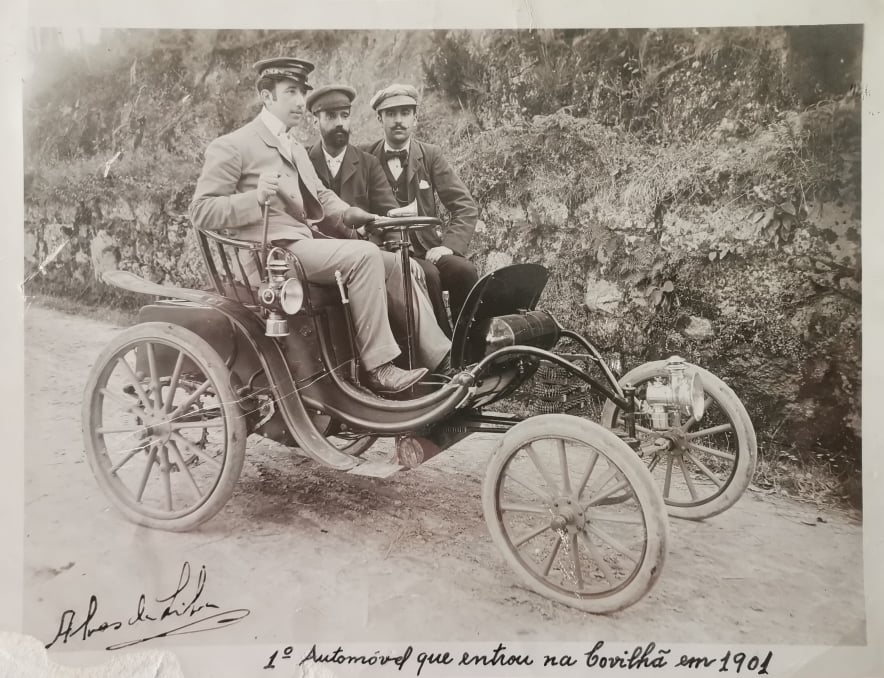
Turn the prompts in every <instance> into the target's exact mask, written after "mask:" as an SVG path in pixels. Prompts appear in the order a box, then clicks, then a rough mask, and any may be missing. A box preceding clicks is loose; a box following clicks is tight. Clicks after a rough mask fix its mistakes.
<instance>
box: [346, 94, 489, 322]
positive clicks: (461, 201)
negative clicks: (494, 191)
mask: <svg viewBox="0 0 884 678" xmlns="http://www.w3.org/2000/svg"><path fill="white" fill-rule="evenodd" d="M419 98H420V97H419V95H418V91H417V89H415V88H414V87H412V86H411V85H403V84H399V83H396V84H392V85H390V86H388V87H385V88H383V89H382V90H380V91H379V92H377V93H376V94H375V95H374V96H373V97H372V98H371V101H370V104H371V107H372V108H373V109H374V110H375V111H376V112H377V115H378V122H380V124H381V127H382V129H383V131H384V138H383V139H380V140H379V141H377V142H375V143H373V144H370V145H368V146H366V147H364V149H363V150H365V151H367V152H369V153H371V154H372V155H374V156H375V157H376V158H377V159H378V161H379V162H380V163H381V168H382V169H383V170H384V174H385V175H386V178H387V181H388V182H389V184H390V187H391V188H392V189H393V195H394V196H395V198H396V201H397V203H398V204H399V205H400V207H401V208H402V209H401V210H395V211H394V212H393V213H391V214H390V216H406V215H407V214H415V213H417V214H419V215H421V216H428V217H435V216H436V199H435V197H436V196H439V200H440V201H441V202H442V204H443V205H445V208H446V209H447V210H448V212H449V215H450V217H449V220H448V223H447V224H445V225H444V226H443V228H442V230H441V233H439V232H437V231H436V230H435V229H430V228H425V229H422V230H419V231H415V232H414V233H412V235H411V238H412V244H413V245H414V254H415V257H416V258H417V260H418V261H419V262H421V265H422V266H423V268H424V272H425V273H426V275H427V288H428V289H429V292H430V299H432V301H433V307H434V309H435V311H436V318H437V320H438V322H439V324H440V325H441V326H442V328H443V329H445V330H446V332H448V333H449V335H450V332H451V329H450V325H449V324H448V318H447V316H446V314H445V308H444V305H443V302H442V290H448V293H449V301H450V307H451V318H452V319H453V320H455V321H456V320H457V316H458V315H459V313H460V310H461V308H462V307H463V304H464V302H465V301H466V298H467V295H468V294H469V292H470V290H471V289H472V287H473V285H475V283H476V281H477V280H478V279H479V276H478V274H477V273H476V267H475V266H474V265H473V264H472V262H470V261H469V260H468V259H467V258H466V256H465V255H466V253H467V250H468V248H469V244H470V240H472V237H473V233H474V232H475V230H476V221H477V219H478V216H479V212H478V209H477V207H476V203H475V201H474V200H473V198H472V196H471V195H470V192H469V191H468V190H467V187H466V186H465V185H464V183H463V181H461V179H460V177H458V176H457V173H456V172H455V171H454V168H452V167H451V165H450V164H449V163H448V161H447V160H446V159H445V157H444V156H443V155H442V149H440V148H439V147H438V146H435V145H434V144H429V143H426V142H424V141H420V140H418V139H415V138H414V136H413V134H414V128H415V124H416V122H417V106H418V102H419ZM415 210H416V212H415Z"/></svg>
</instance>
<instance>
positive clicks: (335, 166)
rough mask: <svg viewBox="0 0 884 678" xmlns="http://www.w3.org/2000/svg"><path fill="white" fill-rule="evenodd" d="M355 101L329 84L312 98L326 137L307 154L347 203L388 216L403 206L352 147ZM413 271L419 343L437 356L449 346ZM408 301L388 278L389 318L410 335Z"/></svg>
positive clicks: (395, 279) (398, 280)
mask: <svg viewBox="0 0 884 678" xmlns="http://www.w3.org/2000/svg"><path fill="white" fill-rule="evenodd" d="M355 98H356V90H355V89H353V88H352V87H348V86H347V85H326V86H324V87H320V88H319V89H317V90H315V91H314V92H312V93H311V94H310V96H308V97H307V110H309V111H310V112H311V113H312V114H313V122H314V124H315V125H316V126H317V127H318V128H319V133H320V137H321V138H320V140H319V141H317V142H316V143H315V144H314V145H313V146H312V147H311V148H310V149H309V150H308V151H307V155H308V156H309V158H310V161H311V162H312V163H313V167H314V169H315V170H316V174H317V176H318V177H319V179H320V181H322V183H323V185H325V187H326V188H329V189H331V190H332V191H334V192H335V194H337V196H338V197H339V198H341V199H342V200H343V201H344V202H346V203H348V204H350V205H355V206H356V207H359V208H361V209H363V210H365V211H366V212H369V213H371V214H378V215H381V214H386V213H387V212H388V211H390V210H392V209H395V208H397V207H398V206H399V205H398V203H397V202H396V199H395V198H394V197H393V191H392V190H391V189H390V185H389V184H388V183H387V179H386V177H385V176H384V171H383V170H382V169H381V166H380V163H379V162H378V160H377V158H375V157H374V156H373V155H371V154H369V153H365V152H364V151H361V150H359V149H358V148H356V147H355V146H352V145H351V144H350V106H351V103H352V102H353V99H355ZM382 254H383V256H384V257H385V258H386V257H389V255H390V253H389V252H383V253H382ZM413 266H414V271H416V272H417V274H418V275H416V276H415V280H414V282H413V284H412V290H413V291H414V296H415V302H416V305H417V308H416V313H413V314H412V318H413V322H414V332H415V337H416V344H417V345H418V346H423V347H425V350H426V349H429V350H430V352H431V353H432V354H433V355H435V353H436V350H435V348H434V347H442V346H445V347H448V346H449V345H450V343H449V342H448V339H447V338H446V337H445V334H444V333H443V332H442V330H441V328H440V327H439V325H438V324H437V322H436V321H435V311H434V309H433V305H432V303H431V302H430V297H429V292H428V291H427V287H426V276H425V274H424V273H423V272H422V269H421V268H420V267H419V266H418V264H417V263H416V262H415V263H414V264H413ZM404 299H405V290H404V288H403V285H402V276H401V274H399V273H397V274H396V275H391V276H388V278H387V301H388V304H389V313H390V317H391V319H392V320H393V321H394V327H396V328H397V329H399V328H401V330H402V331H403V332H406V331H408V328H407V327H406V318H407V315H406V313H405V304H404Z"/></svg>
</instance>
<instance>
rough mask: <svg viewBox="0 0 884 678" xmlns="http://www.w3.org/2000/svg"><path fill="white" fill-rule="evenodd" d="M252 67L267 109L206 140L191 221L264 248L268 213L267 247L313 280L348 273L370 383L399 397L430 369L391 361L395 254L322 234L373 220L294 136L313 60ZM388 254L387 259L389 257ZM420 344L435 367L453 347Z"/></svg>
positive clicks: (394, 352)
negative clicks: (288, 255)
mask: <svg viewBox="0 0 884 678" xmlns="http://www.w3.org/2000/svg"><path fill="white" fill-rule="evenodd" d="M255 69H256V71H257V73H258V79H257V83H256V87H257V90H258V94H259V96H260V97H261V102H262V104H263V107H262V109H261V112H260V113H259V114H258V116H257V117H256V118H255V119H254V120H252V121H251V122H249V123H247V124H245V125H244V126H243V127H240V128H239V129H237V130H234V131H233V132H231V133H229V134H225V135H224V136H222V137H219V138H218V139H216V140H215V141H213V142H212V143H211V144H209V147H208V149H207V150H206V156H205V162H204V164H203V169H202V172H201V174H200V177H199V179H198V180H197V185H196V191H195V193H194V198H193V201H192V202H191V206H190V218H191V221H193V223H194V225H196V226H197V227H198V228H202V229H206V230H216V231H224V232H226V233H227V234H228V235H231V236H233V237H236V238H240V239H243V240H252V241H257V242H261V241H262V240H263V236H264V226H263V223H264V219H263V209H266V210H267V238H268V241H270V242H271V243H273V244H276V245H278V246H282V247H286V248H287V249H288V250H290V251H291V252H293V253H294V254H295V255H296V256H297V257H298V259H299V260H300V262H301V264H302V266H303V267H304V271H305V273H306V275H307V278H308V280H309V281H310V282H313V283H316V284H320V285H335V282H336V281H335V272H336V271H340V272H341V273H343V275H344V277H345V279H346V281H347V285H348V289H349V293H350V302H351V303H350V306H351V309H352V313H353V321H354V323H353V324H354V326H355V333H356V344H357V347H358V349H359V353H360V357H361V359H362V365H363V367H364V368H365V369H366V371H367V373H368V383H369V385H370V386H371V387H372V388H373V389H375V390H377V391H383V392H395V391H402V390H404V389H406V388H408V387H410V386H411V385H413V384H414V383H416V382H417V381H419V380H420V379H421V378H422V377H423V376H424V375H425V374H426V372H427V370H426V369H425V368H420V369H414V370H403V369H400V368H398V367H396V366H395V365H393V363H392V361H393V359H394V358H396V357H397V356H398V355H399V353H400V351H399V347H398V345H397V343H396V339H395V337H394V336H393V333H392V331H391V329H390V323H389V319H388V316H387V298H386V294H385V291H384V290H385V284H386V279H387V277H389V276H390V275H392V271H393V270H394V268H395V266H396V263H397V260H396V257H395V256H393V255H392V254H391V253H382V252H381V251H380V250H379V249H378V248H377V247H376V246H375V245H373V244H372V243H368V242H363V241H360V240H358V239H357V240H345V239H337V238H328V237H325V236H323V235H322V231H323V230H325V231H328V230H331V231H333V232H335V233H338V234H339V233H343V232H345V231H346V227H345V226H344V224H343V215H344V212H345V211H346V212H347V213H348V215H352V216H354V217H356V218H357V219H360V220H362V221H363V222H365V221H369V220H371V219H373V218H374V215H373V214H368V213H366V212H365V211H364V210H360V209H359V208H355V207H350V206H349V205H347V203H345V202H344V201H342V200H341V199H340V198H338V197H337V196H336V195H335V194H334V192H333V191H330V190H328V189H327V188H325V187H324V186H323V185H322V182H321V181H320V180H319V178H318V177H317V176H316V170H315V169H314V168H313V164H312V163H311V162H310V159H309V158H308V157H307V152H306V151H305V150H304V148H303V146H301V145H300V144H299V143H297V142H296V141H294V140H292V138H291V137H290V136H289V133H288V132H289V129H290V128H291V127H292V126H293V125H295V124H297V123H298V121H299V120H300V119H301V117H302V116H303V114H304V104H305V95H306V93H307V91H308V90H309V89H311V87H310V85H309V84H308V83H307V76H308V75H309V73H310V72H311V71H312V70H313V64H311V63H310V62H308V61H304V60H303V59H292V58H288V57H278V58H274V59H264V60H262V61H259V62H257V63H256V64H255ZM262 208H263V209H262ZM348 234H349V232H348ZM382 254H390V257H391V258H392V261H386V260H385V259H384V257H383V256H382ZM440 334H441V332H440ZM443 339H444V337H443ZM422 348H426V347H421V346H418V351H417V357H418V359H419V360H420V361H422V362H423V363H424V364H426V365H427V366H428V367H435V366H436V365H438V364H439V362H441V360H442V359H443V358H444V357H445V354H446V352H447V349H448V347H447V345H443V346H439V347H433V350H432V351H429V350H425V351H422V350H421V349H422Z"/></svg>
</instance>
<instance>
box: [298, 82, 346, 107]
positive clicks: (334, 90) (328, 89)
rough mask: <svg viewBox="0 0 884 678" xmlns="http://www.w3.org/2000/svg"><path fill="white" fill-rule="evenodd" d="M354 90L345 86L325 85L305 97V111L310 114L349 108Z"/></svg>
mask: <svg viewBox="0 0 884 678" xmlns="http://www.w3.org/2000/svg"><path fill="white" fill-rule="evenodd" d="M355 98H356V90H355V89H353V88H352V87H348V86H347V85H325V86H323V87H320V88H318V89H317V90H315V91H313V92H311V93H310V96H308V97H307V102H306V105H307V110H308V111H310V112H311V113H319V111H336V110H340V109H342V108H350V104H351V103H352V101H353V99H355Z"/></svg>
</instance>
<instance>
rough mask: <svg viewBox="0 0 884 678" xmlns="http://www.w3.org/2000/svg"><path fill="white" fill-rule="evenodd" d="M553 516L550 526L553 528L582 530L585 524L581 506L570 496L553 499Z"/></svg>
mask: <svg viewBox="0 0 884 678" xmlns="http://www.w3.org/2000/svg"><path fill="white" fill-rule="evenodd" d="M551 508H552V512H553V517H552V520H550V523H549V524H550V527H551V528H552V529H554V530H564V529H568V530H569V531H570V530H571V529H572V528H573V529H575V530H582V529H583V526H584V525H585V524H586V517H585V516H584V514H583V508H582V507H581V506H580V504H579V503H578V502H577V501H575V500H574V499H572V498H571V497H560V498H558V499H556V500H554V501H553V504H552V507H551Z"/></svg>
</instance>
